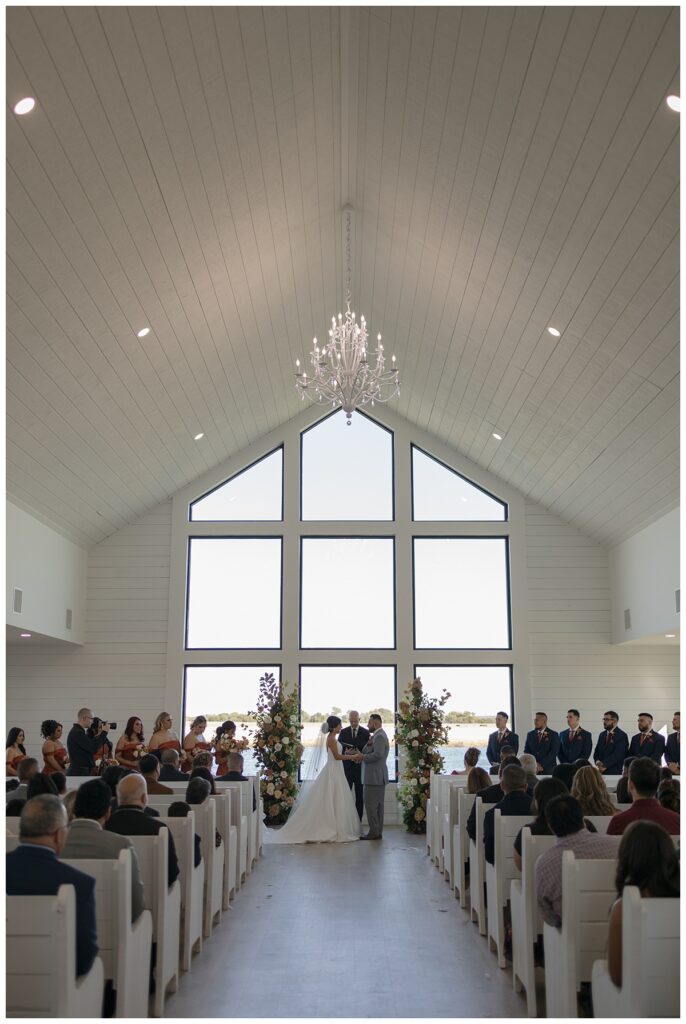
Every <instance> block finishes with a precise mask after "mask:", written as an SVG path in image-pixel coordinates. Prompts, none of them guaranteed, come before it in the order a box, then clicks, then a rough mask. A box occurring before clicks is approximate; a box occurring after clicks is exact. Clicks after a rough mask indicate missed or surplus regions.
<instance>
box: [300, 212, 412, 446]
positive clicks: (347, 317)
mask: <svg viewBox="0 0 686 1024" xmlns="http://www.w3.org/2000/svg"><path fill="white" fill-rule="evenodd" d="M352 219H353V209H352V207H351V206H346V207H344V208H343V227H344V231H345V235H344V239H345V264H346V282H345V287H346V294H345V301H346V311H345V314H343V313H339V314H338V319H336V317H335V316H334V317H332V318H331V329H330V331H329V340H328V341H327V342H326V343H325V344H323V345H320V344H319V342H318V341H317V339H316V338H314V339H313V347H312V351H311V352H310V360H311V362H312V375H311V376H309V377H308V375H307V373H304V372H303V371H302V369H301V367H300V360H299V359H296V361H295V367H296V371H295V386H296V388H297V390H298V391H299V392H300V396H301V398H302V399H303V401H304V400H305V398H308V399H309V400H310V401H311V402H314V403H315V404H317V405H331V406H332V407H333V408H336V407H337V406H340V407H341V408H342V409H343V411H344V413H345V415H346V419H347V421H348V426H350V420H351V417H352V414H353V412H354V411H355V409H357V407H358V406H362V405H367V404H371V405H374V403H375V402H387V401H388V400H389V399H391V398H393V397H394V396H395V395H397V394H399V392H400V381H399V379H398V368H397V366H396V362H395V356H392V357H391V365H390V367H386V356H385V354H384V347H383V345H382V344H381V335H380V334H378V335H377V347H376V350H375V351H372V350H369V349H368V340H369V332H368V330H367V321H366V320H365V318H364V317H363V316H360V318H359V320H358V319H357V317H356V316H355V313H354V312H352V311H351V309H350V302H351V294H350V284H351V264H352V246H351V233H352Z"/></svg>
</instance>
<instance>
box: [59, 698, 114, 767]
mask: <svg viewBox="0 0 686 1024" xmlns="http://www.w3.org/2000/svg"><path fill="white" fill-rule="evenodd" d="M76 719H77V720H76V722H75V723H74V725H73V726H72V727H71V729H70V730H69V735H68V736H67V750H68V751H69V768H68V769H67V775H90V774H91V773H92V771H93V769H94V768H95V757H94V756H93V755H94V754H95V752H96V751H97V750H100V748H101V747H102V735H101V734H102V733H107V731H108V729H109V723H107V722H101V723H100V732H99V734H98V735H96V736H89V735H88V730H89V729H90V727H91V725H92V724H93V712H92V711H91V709H90V708H80V709H79V711H78V712H77V715H76Z"/></svg>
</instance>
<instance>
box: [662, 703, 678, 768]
mask: <svg viewBox="0 0 686 1024" xmlns="http://www.w3.org/2000/svg"><path fill="white" fill-rule="evenodd" d="M672 729H675V730H676V732H673V733H670V735H669V736H668V737H667V746H666V747H665V761H666V762H667V767H668V768H669V770H670V771H671V772H673V773H674V774H675V775H679V774H680V769H681V735H680V733H681V715H680V714H679V712H678V711H675V712H674V718H673V719H672Z"/></svg>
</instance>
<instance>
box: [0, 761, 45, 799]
mask: <svg viewBox="0 0 686 1024" xmlns="http://www.w3.org/2000/svg"><path fill="white" fill-rule="evenodd" d="M37 772H38V761H36V759H35V757H23V758H22V759H21V761H20V762H19V764H18V765H17V778H18V779H19V785H18V786H17V788H16V789H13V790H12V792H11V793H8V794H7V797H6V799H9V798H10V797H11V799H12V800H26V798H27V790H28V784H29V782H30V781H31V779H32V778H33V776H34V775H35V774H36V773H37Z"/></svg>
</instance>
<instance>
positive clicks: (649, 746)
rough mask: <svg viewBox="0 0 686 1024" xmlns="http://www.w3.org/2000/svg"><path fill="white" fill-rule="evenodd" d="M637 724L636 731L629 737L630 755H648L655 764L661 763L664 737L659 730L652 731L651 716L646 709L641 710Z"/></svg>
mask: <svg viewBox="0 0 686 1024" xmlns="http://www.w3.org/2000/svg"><path fill="white" fill-rule="evenodd" d="M637 724H638V732H637V733H636V735H635V736H632V737H631V743H630V744H629V754H630V755H631V756H632V757H649V758H650V759H651V760H652V761H654V762H655V764H657V765H661V764H662V755H663V754H664V752H665V738H664V736H661V735H660V733H659V732H653V716H652V715H651V714H650V712H648V711H642V712H641V714H640V715H639V716H638V723H637Z"/></svg>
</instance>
